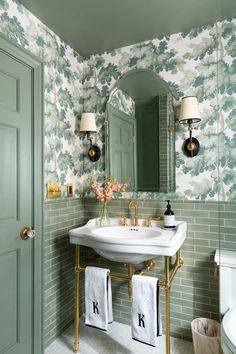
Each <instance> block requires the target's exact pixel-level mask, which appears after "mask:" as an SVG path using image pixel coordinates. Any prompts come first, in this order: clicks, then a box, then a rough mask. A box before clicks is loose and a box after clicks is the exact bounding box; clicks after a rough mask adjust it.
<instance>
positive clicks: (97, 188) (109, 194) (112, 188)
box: [91, 177, 128, 202]
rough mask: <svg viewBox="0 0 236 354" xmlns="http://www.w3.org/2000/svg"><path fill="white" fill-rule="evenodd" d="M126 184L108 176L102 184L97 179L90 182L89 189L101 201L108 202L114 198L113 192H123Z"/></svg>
mask: <svg viewBox="0 0 236 354" xmlns="http://www.w3.org/2000/svg"><path fill="white" fill-rule="evenodd" d="M127 186H128V184H127V183H118V182H117V180H116V179H115V178H114V177H109V178H108V179H107V180H106V181H105V183H104V184H103V185H101V184H100V183H98V182H97V181H92V182H91V189H92V191H93V192H94V193H95V194H96V197H97V199H99V200H100V201H101V202H110V201H111V199H112V198H114V196H113V192H124V191H125V190H126V188H127Z"/></svg>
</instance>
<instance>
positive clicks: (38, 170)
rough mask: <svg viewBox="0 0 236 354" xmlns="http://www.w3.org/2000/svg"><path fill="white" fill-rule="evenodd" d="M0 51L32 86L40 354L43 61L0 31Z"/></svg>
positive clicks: (39, 345)
mask: <svg viewBox="0 0 236 354" xmlns="http://www.w3.org/2000/svg"><path fill="white" fill-rule="evenodd" d="M0 51H1V52H2V53H4V54H7V55H8V56H10V57H12V58H14V59H15V60H17V61H19V62H21V63H23V64H24V65H26V66H28V67H29V68H30V69H31V71H32V87H33V89H34V94H33V95H32V97H31V98H32V117H33V121H32V124H33V128H32V136H33V145H32V146H33V161H32V163H33V173H34V179H33V191H32V197H33V205H34V212H33V215H32V217H33V220H34V224H33V226H34V228H35V230H36V237H35V239H34V247H33V309H32V310H33V354H43V351H44V345H43V181H44V165H43V147H44V144H43V112H44V110H43V101H44V100H43V63H42V62H41V61H40V60H39V59H38V58H37V57H35V56H34V55H33V54H31V53H30V52H29V51H27V50H25V49H24V48H22V47H21V46H19V45H18V44H16V43H15V42H13V41H11V40H9V39H8V38H7V37H6V36H4V35H3V34H2V33H0ZM30 226H31V225H30ZM19 232H20V230H19ZM19 237H20V234H19Z"/></svg>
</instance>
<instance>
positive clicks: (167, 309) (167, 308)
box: [165, 256, 170, 354]
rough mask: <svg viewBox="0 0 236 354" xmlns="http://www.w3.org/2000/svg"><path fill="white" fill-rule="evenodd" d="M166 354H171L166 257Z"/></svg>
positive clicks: (168, 275)
mask: <svg viewBox="0 0 236 354" xmlns="http://www.w3.org/2000/svg"><path fill="white" fill-rule="evenodd" d="M165 292H166V354H170V257H169V256H165Z"/></svg>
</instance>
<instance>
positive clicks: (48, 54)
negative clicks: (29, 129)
mask: <svg viewBox="0 0 236 354" xmlns="http://www.w3.org/2000/svg"><path fill="white" fill-rule="evenodd" d="M0 32H1V33H3V34H4V35H5V36H7V37H8V38H10V39H11V40H13V41H15V42H17V43H18V44H19V45H21V46H22V47H23V48H25V49H27V50H29V51H30V52H32V53H33V54H34V55H35V56H37V57H38V58H39V59H40V60H41V61H42V62H43V63H44V111H45V114H44V125H45V136H44V139H45V147H44V149H45V157H44V158H45V183H47V182H52V181H60V182H61V183H62V185H63V186H64V187H63V188H62V191H63V193H64V194H65V191H66V188H65V185H66V182H73V184H74V188H75V195H79V194H80V193H81V192H82V190H81V188H82V186H80V185H79V184H78V179H79V178H80V177H81V176H82V175H83V163H82V158H81V155H82V153H81V151H83V141H82V140H81V139H80V138H79V135H78V134H77V133H75V130H76V129H75V124H76V116H79V115H80V113H81V111H82V107H83V94H82V86H83V63H84V58H83V57H82V56H80V55H79V54H78V53H76V52H75V51H74V50H73V49H72V48H71V47H69V46H68V45H67V44H66V43H65V42H63V41H62V40H61V39H60V38H59V37H58V36H56V35H55V33H53V32H52V31H51V30H50V29H49V28H47V27H46V26H45V25H44V24H43V23H42V22H40V21H39V20H38V19H37V18H36V17H34V16H33V15H32V14H31V13H30V12H29V11H28V10H27V9H25V7H23V6H22V5H21V4H19V3H17V2H15V1H12V0H0ZM45 195H46V193H45Z"/></svg>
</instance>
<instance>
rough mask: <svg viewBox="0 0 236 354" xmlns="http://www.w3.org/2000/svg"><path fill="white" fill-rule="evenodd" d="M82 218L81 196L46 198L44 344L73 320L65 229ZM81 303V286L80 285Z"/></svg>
mask: <svg viewBox="0 0 236 354" xmlns="http://www.w3.org/2000/svg"><path fill="white" fill-rule="evenodd" d="M83 220H84V208H83V202H82V199H71V200H67V201H55V200H53V201H47V202H46V203H45V214H44V341H45V347H47V346H48V345H49V344H50V343H51V342H52V341H53V340H55V339H56V338H57V337H58V335H59V334H61V333H62V332H63V331H64V330H65V329H66V328H67V327H68V326H69V325H70V324H71V323H72V321H73V314H74V263H75V262H74V261H75V251H74V246H72V245H70V243H69V237H68V230H69V229H71V228H73V227H76V226H79V225H81V224H82V223H83ZM81 293H82V296H81V303H83V289H81Z"/></svg>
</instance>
